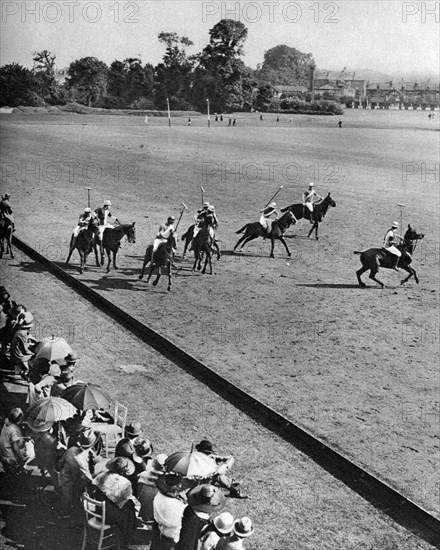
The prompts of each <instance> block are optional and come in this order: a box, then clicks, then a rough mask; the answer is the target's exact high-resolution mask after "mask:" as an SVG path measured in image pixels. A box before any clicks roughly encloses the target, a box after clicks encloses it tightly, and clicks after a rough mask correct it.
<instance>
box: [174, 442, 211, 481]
mask: <svg viewBox="0 0 440 550" xmlns="http://www.w3.org/2000/svg"><path fill="white" fill-rule="evenodd" d="M165 468H166V470H167V471H168V472H173V473H175V474H179V475H181V476H184V477H188V478H191V477H199V478H207V477H209V476H212V475H213V474H215V473H216V471H217V464H216V462H215V460H213V459H212V458H211V457H209V456H207V455H206V454H204V453H200V452H199V451H194V450H193V449H191V451H179V452H177V453H173V454H172V455H170V456H169V457H168V458H167V459H166V461H165Z"/></svg>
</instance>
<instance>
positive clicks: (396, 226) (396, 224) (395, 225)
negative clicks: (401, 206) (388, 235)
mask: <svg viewBox="0 0 440 550" xmlns="http://www.w3.org/2000/svg"><path fill="white" fill-rule="evenodd" d="M391 227H395V228H396V229H397V228H398V227H399V224H398V223H397V222H393V224H392V226H391Z"/></svg>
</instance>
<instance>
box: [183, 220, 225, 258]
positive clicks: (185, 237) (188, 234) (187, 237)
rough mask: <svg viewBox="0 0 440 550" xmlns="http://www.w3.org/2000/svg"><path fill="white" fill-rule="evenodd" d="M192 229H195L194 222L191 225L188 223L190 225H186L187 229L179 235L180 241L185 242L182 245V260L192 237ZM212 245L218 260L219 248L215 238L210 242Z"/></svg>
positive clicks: (219, 256) (219, 255)
mask: <svg viewBox="0 0 440 550" xmlns="http://www.w3.org/2000/svg"><path fill="white" fill-rule="evenodd" d="M194 229H195V224H194V223H193V224H192V225H190V226H189V227H188V229H187V230H186V233H184V234H183V235H182V237H181V239H182V241H184V242H185V246H184V248H183V254H182V260H184V259H185V256H186V252H187V250H188V247H189V245H190V244H191V241H192V240H193V238H194ZM212 247H213V248H214V249H215V250H216V252H217V260H220V258H221V254H220V248H219V246H218V243H217V241H216V240H215V238H214V240H213V242H212Z"/></svg>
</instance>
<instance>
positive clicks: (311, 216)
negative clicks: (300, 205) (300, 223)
mask: <svg viewBox="0 0 440 550" xmlns="http://www.w3.org/2000/svg"><path fill="white" fill-rule="evenodd" d="M310 223H315V216H314V215H313V212H310Z"/></svg>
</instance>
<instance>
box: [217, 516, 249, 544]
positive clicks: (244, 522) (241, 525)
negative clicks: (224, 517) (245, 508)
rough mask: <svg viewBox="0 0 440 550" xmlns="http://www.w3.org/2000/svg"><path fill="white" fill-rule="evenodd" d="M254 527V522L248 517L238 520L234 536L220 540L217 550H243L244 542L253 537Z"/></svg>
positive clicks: (235, 524) (235, 523)
mask: <svg viewBox="0 0 440 550" xmlns="http://www.w3.org/2000/svg"><path fill="white" fill-rule="evenodd" d="M253 532H254V527H253V525H252V520H251V519H250V518H248V517H246V516H244V517H242V518H241V519H237V520H236V521H235V522H234V526H233V527H232V534H231V535H230V536H229V537H225V538H222V539H220V541H219V542H218V544H217V546H216V550H242V549H243V548H244V541H245V539H247V538H248V537H250V536H251V535H252V533H253Z"/></svg>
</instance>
